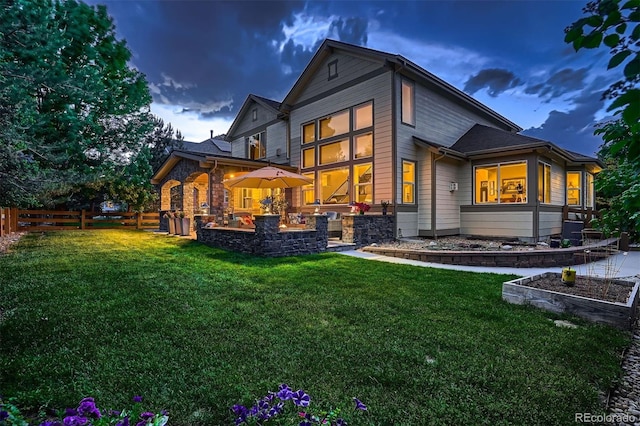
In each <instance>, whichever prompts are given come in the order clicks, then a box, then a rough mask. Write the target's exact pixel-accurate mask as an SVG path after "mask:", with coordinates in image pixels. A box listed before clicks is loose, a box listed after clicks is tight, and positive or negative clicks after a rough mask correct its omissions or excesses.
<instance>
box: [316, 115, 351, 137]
mask: <svg viewBox="0 0 640 426" xmlns="http://www.w3.org/2000/svg"><path fill="white" fill-rule="evenodd" d="M348 131H349V110H346V111H343V112H339V113H337V114H334V115H332V116H331V117H327V118H323V119H322V120H320V139H326V138H330V137H332V136H337V135H341V134H343V133H347V132H348Z"/></svg>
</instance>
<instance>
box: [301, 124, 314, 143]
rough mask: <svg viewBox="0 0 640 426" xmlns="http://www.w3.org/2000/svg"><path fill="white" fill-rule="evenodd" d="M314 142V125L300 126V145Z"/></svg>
mask: <svg viewBox="0 0 640 426" xmlns="http://www.w3.org/2000/svg"><path fill="white" fill-rule="evenodd" d="M315 140H316V124H315V123H309V124H305V125H304V126H302V143H309V142H313V141H315Z"/></svg>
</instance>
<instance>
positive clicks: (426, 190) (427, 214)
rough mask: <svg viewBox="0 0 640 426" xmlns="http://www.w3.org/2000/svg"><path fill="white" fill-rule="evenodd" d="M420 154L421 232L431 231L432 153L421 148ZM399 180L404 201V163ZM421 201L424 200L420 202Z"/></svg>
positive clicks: (419, 227)
mask: <svg viewBox="0 0 640 426" xmlns="http://www.w3.org/2000/svg"><path fill="white" fill-rule="evenodd" d="M417 152H419V154H418V155H417V157H420V158H422V160H420V161H419V162H418V167H417V170H418V177H417V187H416V201H418V224H417V226H418V229H420V230H427V231H428V230H431V217H432V216H431V194H432V188H431V167H432V161H431V155H432V154H431V153H430V152H429V151H428V150H427V149H424V148H420V149H418V150H417ZM398 180H400V181H401V182H400V185H399V189H398V190H399V191H400V192H399V195H400V199H401V200H402V191H401V190H402V163H401V164H400V170H399V171H398ZM420 200H424V201H422V202H420Z"/></svg>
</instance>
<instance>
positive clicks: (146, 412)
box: [140, 411, 155, 420]
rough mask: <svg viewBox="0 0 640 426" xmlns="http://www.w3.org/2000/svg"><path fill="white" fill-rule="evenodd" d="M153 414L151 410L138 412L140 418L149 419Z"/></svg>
mask: <svg viewBox="0 0 640 426" xmlns="http://www.w3.org/2000/svg"><path fill="white" fill-rule="evenodd" d="M153 416H155V414H153V413H152V412H151V411H145V412H144V413H141V414H140V418H141V419H142V420H150V419H152V418H153Z"/></svg>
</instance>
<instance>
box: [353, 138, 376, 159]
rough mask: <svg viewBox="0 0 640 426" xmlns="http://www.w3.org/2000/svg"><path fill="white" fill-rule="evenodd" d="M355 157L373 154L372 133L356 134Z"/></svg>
mask: <svg viewBox="0 0 640 426" xmlns="http://www.w3.org/2000/svg"><path fill="white" fill-rule="evenodd" d="M355 139H356V153H355V158H366V157H371V155H373V134H371V133H367V134H365V135H360V136H356V138H355Z"/></svg>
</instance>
